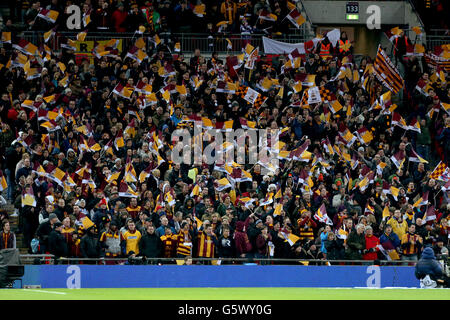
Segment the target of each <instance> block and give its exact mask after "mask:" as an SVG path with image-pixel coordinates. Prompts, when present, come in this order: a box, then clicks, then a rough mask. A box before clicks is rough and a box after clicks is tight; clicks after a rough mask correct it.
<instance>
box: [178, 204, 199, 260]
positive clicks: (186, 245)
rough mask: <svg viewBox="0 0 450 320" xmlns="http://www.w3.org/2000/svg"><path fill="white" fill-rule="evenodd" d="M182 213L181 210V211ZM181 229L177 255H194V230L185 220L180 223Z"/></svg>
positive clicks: (180, 256) (179, 256) (182, 256)
mask: <svg viewBox="0 0 450 320" xmlns="http://www.w3.org/2000/svg"><path fill="white" fill-rule="evenodd" d="M180 214H181V212H180ZM180 227H181V229H180V231H179V233H178V242H177V257H178V258H185V257H188V256H192V249H193V239H194V237H195V235H194V231H193V230H191V229H190V226H189V224H188V223H187V222H186V221H185V220H183V221H182V222H181V225H180Z"/></svg>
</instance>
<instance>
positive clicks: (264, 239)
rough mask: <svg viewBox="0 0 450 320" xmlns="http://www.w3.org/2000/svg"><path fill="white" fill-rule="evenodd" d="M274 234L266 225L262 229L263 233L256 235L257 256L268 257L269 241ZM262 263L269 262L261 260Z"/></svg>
mask: <svg viewBox="0 0 450 320" xmlns="http://www.w3.org/2000/svg"><path fill="white" fill-rule="evenodd" d="M271 240H272V236H271V235H270V233H269V228H268V227H267V226H266V225H264V226H263V227H262V229H261V233H260V234H259V235H258V236H257V237H256V249H257V251H256V255H255V258H268V257H269V256H270V254H269V253H270V252H269V242H271ZM261 264H267V262H261Z"/></svg>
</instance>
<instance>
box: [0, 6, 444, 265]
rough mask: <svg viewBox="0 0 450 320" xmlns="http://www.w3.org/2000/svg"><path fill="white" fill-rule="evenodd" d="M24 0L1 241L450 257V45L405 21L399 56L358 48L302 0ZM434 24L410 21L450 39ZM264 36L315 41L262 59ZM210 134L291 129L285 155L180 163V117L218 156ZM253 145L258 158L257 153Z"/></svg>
mask: <svg viewBox="0 0 450 320" xmlns="http://www.w3.org/2000/svg"><path fill="white" fill-rule="evenodd" d="M415 2H418V1H415ZM425 2H426V1H425ZM431 2H432V7H433V8H434V9H433V10H437V11H438V12H441V6H445V5H446V2H445V1H431ZM8 4H10V5H9V8H5V9H4V11H7V12H8V14H9V16H6V15H3V27H2V33H1V34H2V38H1V48H0V88H1V90H0V94H1V97H0V123H1V129H2V130H1V132H0V156H1V171H0V194H1V197H0V201H1V204H0V205H1V207H2V214H1V220H2V230H1V231H0V235H1V237H0V240H1V244H0V249H4V248H16V247H18V248H21V252H22V253H28V254H47V253H49V254H52V255H54V256H56V257H68V258H73V259H76V258H101V257H102V258H105V259H104V260H103V261H106V262H105V263H117V262H116V261H115V260H113V259H112V258H123V259H128V260H127V261H128V262H127V263H137V262H136V261H142V260H140V259H141V258H142V257H145V258H147V261H148V262H146V263H155V260H152V258H173V259H174V260H173V261H171V262H169V261H167V260H164V263H175V260H176V259H178V260H180V259H181V260H183V259H188V258H189V257H193V258H197V257H199V258H216V259H220V258H248V259H253V260H254V259H263V258H274V259H275V258H279V259H293V261H294V260H299V259H319V260H320V259H322V260H328V261H332V260H366V261H370V262H374V261H377V260H404V261H405V264H408V263H410V262H411V261H412V262H414V261H417V260H418V259H419V258H420V256H421V252H422V250H423V249H424V248H425V247H429V246H431V247H432V248H433V250H434V253H435V254H436V255H438V256H442V255H443V256H448V248H449V237H450V233H449V228H450V217H449V212H450V200H449V191H450V169H449V168H448V166H449V155H450V143H449V141H450V117H449V112H450V88H449V86H448V81H449V69H450V65H449V61H450V56H449V53H450V44H449V43H439V44H437V43H433V45H432V46H429V45H428V44H427V43H426V42H425V43H420V42H419V41H416V39H415V40H413V39H411V38H409V37H408V36H407V35H406V34H405V33H404V31H405V30H402V28H400V27H395V26H393V27H392V28H388V29H386V30H384V31H385V32H384V34H385V35H386V39H389V41H390V42H389V47H390V48H392V50H388V49H387V48H386V47H384V48H383V47H382V46H378V43H376V44H375V48H377V47H378V50H376V51H375V52H372V53H371V54H370V55H369V54H359V53H357V52H355V45H356V43H355V42H354V41H351V40H353V39H349V38H348V36H347V34H346V32H340V31H339V30H338V29H333V30H330V31H326V32H317V34H316V32H315V31H317V30H314V29H311V28H312V27H313V25H312V23H311V21H310V20H309V18H308V16H307V15H306V14H305V12H304V10H303V7H302V6H301V1H299V2H297V3H291V2H289V1H285V0H279V1H262V0H258V1H249V0H244V1H240V2H238V3H236V2H233V1H231V0H225V1H211V2H205V3H201V2H200V1H199V2H188V1H183V0H182V1H168V0H166V1H153V2H152V1H123V2H120V1H106V0H98V1H71V2H69V1H67V2H65V1H58V0H52V1H20V5H17V2H16V1H9V2H8ZM69 4H76V5H78V6H79V8H81V15H80V17H79V18H80V19H79V20H80V25H81V26H80V28H79V29H78V30H76V31H74V30H70V28H68V24H67V23H66V21H68V19H70V17H71V13H70V12H68V10H67V8H66V6H68V5H69ZM415 6H416V10H418V11H420V12H425V13H426V14H429V13H428V11H426V10H425V9H423V10H422V9H421V8H420V7H419V3H415ZM430 10H431V9H430ZM447 12H448V9H447ZM434 13H435V12H434V11H433V13H432V14H434ZM436 17H437V18H436V19H434V20H433V22H430V21H429V19H428V18H427V16H426V15H424V16H423V17H422V18H423V20H424V21H425V28H424V30H423V29H422V28H421V27H417V28H413V29H410V30H408V31H411V30H413V31H414V33H415V34H416V35H420V34H422V33H424V32H425V31H427V32H428V31H429V32H430V33H431V32H432V30H437V29H441V30H442V32H443V33H447V34H448V26H447V25H446V24H445V22H446V21H445V16H441V15H438V16H436ZM411 27H412V26H411ZM336 30H337V35H336ZM436 32H437V31H436ZM291 33H292V34H291ZM384 34H383V37H384ZM263 36H264V37H267V39H272V40H275V39H276V40H279V41H280V42H282V43H284V45H286V44H293V43H297V42H302V43H303V44H302V46H301V48H302V50H299V48H300V47H298V48H297V49H292V51H290V52H286V53H285V54H267V53H264V50H263V47H264V41H266V40H263ZM283 41H284V42H283ZM219 53H220V54H219ZM195 126H199V127H201V128H202V130H203V131H202V133H201V134H200V135H197V136H195V135H194V127H195ZM211 128H215V129H218V130H220V131H221V132H226V131H232V130H238V129H246V130H251V129H252V128H253V129H269V128H270V129H274V130H277V132H278V133H277V138H278V139H279V142H278V144H277V146H276V150H275V151H273V150H272V151H271V152H272V154H275V158H276V159H277V160H278V163H277V164H276V165H273V164H271V163H264V162H258V163H236V162H234V161H233V162H226V163H213V164H210V163H207V162H206V158H205V157H203V158H201V161H200V163H199V164H196V163H194V162H193V161H192V162H189V163H181V164H180V163H175V162H174V161H173V158H172V157H171V154H172V152H173V149H174V147H175V146H176V145H177V141H174V140H173V133H174V132H175V130H177V129H186V130H188V131H189V132H190V134H191V136H192V138H193V139H192V143H193V145H194V148H193V149H195V148H200V150H201V151H204V149H205V148H206V146H207V144H208V143H207V142H206V141H203V143H202V142H201V141H202V138H204V137H205V135H206V136H208V135H207V134H206V133H205V131H206V130H207V129H211ZM273 137H274V136H271V139H272V138H273ZM237 144H239V145H241V146H245V150H246V153H245V158H246V159H247V160H248V157H250V153H251V152H253V151H254V150H255V147H256V146H255V145H252V144H251V142H250V141H247V140H245V141H244V140H238V143H237ZM237 144H236V145H237ZM257 144H259V143H257ZM186 145H189V146H190V144H189V143H186ZM259 146H260V147H261V145H259ZM195 150H196V151H197V152H198V150H199V149H195ZM201 151H200V153H201ZM233 152H234V151H233ZM193 153H195V151H194V152H193ZM244 162H245V161H244ZM16 220H17V222H16ZM107 258H111V259H110V260H109V261H108V259H107ZM144 261H145V259H144ZM239 263H242V262H239ZM261 263H266V262H261ZM297 263H298V262H297Z"/></svg>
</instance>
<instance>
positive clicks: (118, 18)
mask: <svg viewBox="0 0 450 320" xmlns="http://www.w3.org/2000/svg"><path fill="white" fill-rule="evenodd" d="M127 16H128V12H126V11H125V9H124V7H123V3H119V4H118V5H117V10H116V11H114V13H113V14H112V17H111V20H112V22H113V24H114V28H115V29H116V31H117V32H125V31H127V28H126V26H122V24H123V23H124V22H125V20H126V19H127Z"/></svg>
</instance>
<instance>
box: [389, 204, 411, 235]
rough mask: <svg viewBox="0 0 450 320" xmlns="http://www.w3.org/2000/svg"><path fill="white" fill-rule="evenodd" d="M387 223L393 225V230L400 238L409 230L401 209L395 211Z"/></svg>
mask: <svg viewBox="0 0 450 320" xmlns="http://www.w3.org/2000/svg"><path fill="white" fill-rule="evenodd" d="M387 224H389V225H391V227H392V231H393V232H394V233H395V234H396V235H397V236H398V238H399V239H402V238H403V235H404V234H405V233H406V232H408V223H407V222H406V221H405V220H403V216H402V214H401V212H400V210H395V211H394V215H393V216H392V218H390V219H389V220H388V221H387Z"/></svg>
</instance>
